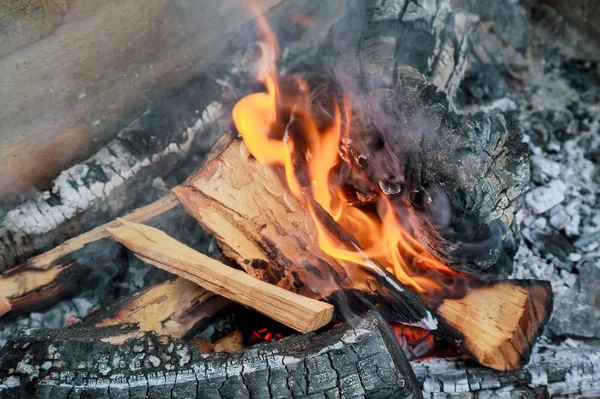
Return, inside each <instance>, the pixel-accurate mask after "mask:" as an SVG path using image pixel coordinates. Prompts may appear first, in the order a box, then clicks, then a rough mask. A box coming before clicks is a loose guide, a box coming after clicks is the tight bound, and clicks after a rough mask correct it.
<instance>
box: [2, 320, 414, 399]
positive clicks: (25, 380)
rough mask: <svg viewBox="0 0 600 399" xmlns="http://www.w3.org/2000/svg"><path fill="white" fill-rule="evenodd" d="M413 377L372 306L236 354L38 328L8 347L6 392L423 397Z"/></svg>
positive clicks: (117, 331)
mask: <svg viewBox="0 0 600 399" xmlns="http://www.w3.org/2000/svg"><path fill="white" fill-rule="evenodd" d="M91 353H93V354H94V357H90V354H91ZM415 387H417V383H416V380H415V379H414V374H413V372H412V370H411V368H410V365H409V363H408V361H407V360H406V358H405V357H404V354H403V352H402V350H401V349H400V347H399V345H398V343H397V341H396V340H395V338H394V337H393V335H392V334H391V332H390V331H389V329H388V327H387V325H386V324H385V322H384V321H383V320H382V319H381V318H379V317H378V316H374V315H369V316H367V317H366V318H365V319H363V320H362V321H361V322H360V324H359V325H358V326H357V327H356V328H354V329H352V328H350V327H349V326H348V325H340V326H337V327H335V328H333V329H332V330H330V331H328V332H325V333H322V334H319V335H317V334H306V335H298V336H293V337H290V338H287V339H284V340H281V341H271V342H268V343H263V344H258V345H256V346H253V347H252V348H250V349H248V350H244V351H240V352H236V353H233V354H212V355H208V354H203V353H201V352H200V350H199V349H198V347H196V346H195V345H189V344H186V343H183V342H181V341H177V340H173V339H171V338H167V337H164V336H163V337H161V336H157V335H153V334H148V333H146V334H141V333H139V332H137V331H136V330H135V329H131V328H114V327H105V328H96V329H65V330H30V331H29V332H26V333H24V334H22V335H21V336H20V337H19V338H18V339H17V340H16V341H13V342H10V343H8V344H7V345H6V346H5V348H4V350H3V352H0V397H2V398H12V397H15V398H16V397H21V398H27V397H40V398H45V397H47V398H83V397H85V398H138V397H139V398H142V397H143V398H165V397H173V398H235V399H238V398H250V397H253V398H292V397H294V398H340V397H347V398H351V397H366V398H382V399H383V398H419V397H421V394H420V391H419V390H418V389H417V390H415ZM19 395H20V396H19Z"/></svg>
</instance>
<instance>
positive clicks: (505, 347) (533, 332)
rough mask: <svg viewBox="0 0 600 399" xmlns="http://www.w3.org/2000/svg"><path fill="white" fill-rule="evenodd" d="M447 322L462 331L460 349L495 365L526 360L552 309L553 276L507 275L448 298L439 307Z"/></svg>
mask: <svg viewBox="0 0 600 399" xmlns="http://www.w3.org/2000/svg"><path fill="white" fill-rule="evenodd" d="M436 313H437V314H438V315H439V316H440V320H442V321H443V324H444V327H447V328H449V329H454V330H456V331H458V333H459V336H460V338H459V339H458V342H456V346H457V347H458V348H459V350H461V351H463V352H465V353H468V354H470V355H471V356H472V357H474V358H475V359H477V361H478V362H479V363H481V364H482V365H484V366H488V367H491V368H493V369H495V370H516V369H519V368H520V367H522V366H524V365H525V364H527V362H528V361H529V357H530V354H531V352H532V349H533V345H534V344H535V342H536V341H537V339H538V337H539V336H540V334H541V333H542V331H543V327H544V326H545V325H546V323H547V322H548V320H549V319H550V315H551V313H552V288H551V286H550V282H549V281H539V280H506V281H499V282H494V283H492V284H490V285H486V286H483V287H479V288H472V289H471V290H470V291H469V292H468V293H467V294H466V296H465V297H463V298H459V299H445V300H444V301H443V302H442V303H441V305H440V306H439V307H438V308H437V309H436Z"/></svg>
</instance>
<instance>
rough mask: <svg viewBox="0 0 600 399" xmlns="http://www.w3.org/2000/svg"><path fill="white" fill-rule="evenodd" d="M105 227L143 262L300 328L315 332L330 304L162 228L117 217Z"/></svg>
mask: <svg viewBox="0 0 600 399" xmlns="http://www.w3.org/2000/svg"><path fill="white" fill-rule="evenodd" d="M119 221H120V222H121V225H120V226H116V227H109V228H107V229H106V231H107V232H108V233H109V234H110V235H111V236H112V237H113V238H114V239H115V240H117V241H118V242H120V243H121V244H123V245H125V246H126V247H127V248H129V249H130V250H132V251H133V253H134V254H135V255H136V256H137V257H139V258H140V259H142V260H143V261H145V262H147V263H150V264H152V265H154V266H156V267H159V268H161V269H164V270H166V271H168V272H170V273H174V274H177V275H179V276H181V277H183V278H185V279H187V280H190V281H193V282H194V283H196V284H198V285H200V286H202V287H203V288H205V289H207V290H209V291H211V292H214V293H215V294H219V295H222V296H224V297H225V298H228V299H231V300H232V301H235V302H238V303H241V304H243V305H245V306H248V307H250V308H252V309H255V310H256V311H258V312H260V313H262V314H264V315H266V316H268V317H270V318H272V319H274V320H277V321H278V322H280V323H282V324H284V325H286V326H288V327H290V328H293V329H295V330H296V331H300V332H309V331H314V330H317V329H319V328H321V327H323V326H324V325H326V324H328V323H329V322H330V321H331V319H332V317H333V306H331V305H329V304H327V303H324V302H320V301H316V300H314V299H310V298H306V297H303V296H301V295H297V294H294V293H292V292H289V291H286V290H284V289H282V288H280V287H277V286H274V285H271V284H268V283H266V282H264V281H262V280H259V279H256V278H254V277H252V276H250V275H248V274H246V273H244V272H243V271H240V270H236V269H233V268H231V267H229V266H227V265H225V264H223V263H221V262H219V261H217V260H215V259H212V258H209V257H208V256H206V255H203V254H201V253H199V252H197V251H194V250H193V249H191V248H190V247H188V246H186V245H184V244H182V243H180V242H179V241H177V240H175V239H173V238H171V237H169V236H168V235H167V234H165V233H163V232H162V231H160V230H158V229H155V228H152V227H148V226H144V225H142V224H138V223H132V222H128V221H126V220H121V219H119Z"/></svg>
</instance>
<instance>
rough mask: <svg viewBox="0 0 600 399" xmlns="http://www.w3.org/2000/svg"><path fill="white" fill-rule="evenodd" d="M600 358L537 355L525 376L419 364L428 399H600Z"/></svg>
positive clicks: (573, 353) (456, 364) (581, 350)
mask: <svg viewBox="0 0 600 399" xmlns="http://www.w3.org/2000/svg"><path fill="white" fill-rule="evenodd" d="M599 356H600V352H599V351H598V350H597V349H595V348H591V347H588V346H582V347H578V348H568V347H562V348H556V349H548V350H546V351H544V352H543V353H536V354H535V355H534V356H533V357H532V359H531V362H530V364H529V365H528V366H527V367H525V368H524V369H523V370H518V371H509V372H504V373H502V372H496V371H492V370H489V369H486V368H483V367H473V366H472V365H469V364H466V363H465V362H463V361H452V360H429V361H424V362H413V363H412V367H413V370H414V371H415V374H416V375H417V379H418V380H419V381H420V382H421V384H422V385H421V386H422V388H423V396H424V397H426V398H435V399H445V398H492V397H493V398H499V399H502V398H517V397H518V398H555V397H569V398H595V397H598V396H599V395H600V380H599V379H598V373H599V372H600V360H599V359H600V357H599Z"/></svg>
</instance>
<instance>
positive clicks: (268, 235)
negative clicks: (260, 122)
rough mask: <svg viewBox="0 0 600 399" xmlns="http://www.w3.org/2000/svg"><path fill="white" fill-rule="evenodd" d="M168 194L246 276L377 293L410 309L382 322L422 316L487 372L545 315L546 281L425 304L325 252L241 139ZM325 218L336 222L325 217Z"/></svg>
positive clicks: (514, 359) (308, 288)
mask: <svg viewBox="0 0 600 399" xmlns="http://www.w3.org/2000/svg"><path fill="white" fill-rule="evenodd" d="M173 192H174V193H175V195H176V196H177V198H178V199H179V200H180V201H181V203H182V205H183V206H184V207H185V208H186V210H187V211H188V212H189V213H190V214H192V215H193V216H194V217H195V218H196V219H197V220H198V221H199V222H200V224H201V225H202V226H204V227H205V228H206V229H207V230H209V231H210V232H211V233H213V234H214V235H215V237H216V238H217V240H218V241H219V243H220V244H221V246H222V248H223V251H224V254H225V255H226V256H228V257H230V258H232V259H234V260H236V261H237V262H238V264H239V265H240V266H241V267H242V268H244V270H246V271H247V273H249V274H250V275H253V276H255V277H257V278H260V279H263V280H265V281H269V282H270V283H273V284H277V285H279V286H281V287H284V288H286V289H289V290H292V291H294V292H299V293H302V294H303V295H308V296H311V297H321V298H326V297H328V296H330V295H331V294H332V293H333V292H335V291H336V290H337V289H339V288H340V287H341V288H342V289H344V290H346V291H352V290H354V291H358V292H360V293H361V294H363V293H364V294H363V295H361V297H363V298H364V297H367V298H369V297H370V298H375V300H374V302H375V303H377V305H378V306H381V307H382V308H383V309H385V304H386V303H387V304H389V305H391V307H392V309H393V310H396V311H397V310H398V309H402V310H405V309H407V308H408V309H410V310H411V311H412V313H408V316H409V317H407V314H406V313H404V314H403V313H402V312H400V313H394V311H393V310H392V311H390V309H387V311H385V312H384V314H386V317H387V318H388V319H389V320H390V321H398V319H400V321H402V322H405V323H406V322H407V321H408V322H409V323H413V324H419V322H420V324H421V326H422V327H425V328H428V329H431V330H433V331H434V333H436V334H438V335H440V336H442V337H443V338H446V339H449V340H450V341H452V342H453V343H454V344H455V345H456V346H457V347H458V348H459V349H460V350H462V351H464V352H466V353H468V354H469V355H470V356H472V357H473V358H475V359H476V360H477V361H478V362H480V363H481V364H484V365H486V366H489V367H492V368H495V369H500V370H512V369H516V368H519V367H522V366H523V365H525V364H526V363H527V362H528V360H529V357H530V354H531V348H532V346H533V344H534V342H535V340H536V339H537V338H538V336H539V334H540V332H541V329H542V327H543V325H544V324H545V322H546V321H547V320H548V318H549V316H550V313H551V289H550V286H549V284H548V283H547V282H542V281H531V282H522V281H515V280H512V281H511V280H509V281H504V282H497V283H493V284H490V285H487V286H475V287H474V288H473V289H471V290H467V291H465V292H464V294H463V295H459V296H457V297H454V298H452V297H451V298H446V299H444V298H442V299H441V301H433V302H432V301H430V300H429V299H428V298H427V297H424V298H423V300H421V299H419V298H418V297H417V296H416V295H414V294H412V293H411V292H410V291H409V290H408V289H407V288H406V287H403V286H402V284H401V283H399V282H398V281H397V280H396V279H394V278H393V276H391V274H389V273H388V272H385V274H384V275H383V276H382V275H380V274H378V273H372V271H368V270H365V268H362V267H361V266H359V265H357V264H353V263H351V262H347V261H344V260H341V259H334V258H332V257H331V256H329V255H327V254H326V253H324V252H323V250H322V249H321V248H320V246H319V245H318V243H317V242H316V238H315V234H314V232H316V231H317V226H315V224H314V221H313V219H312V218H311V216H310V215H309V213H308V210H307V209H306V208H304V207H303V205H302V204H301V203H299V202H298V201H297V200H296V199H295V198H294V197H293V196H292V195H291V194H290V193H289V192H288V190H287V188H286V187H285V186H284V185H283V184H282V183H281V180H280V179H279V177H278V175H277V174H276V173H275V171H274V170H272V169H271V168H269V167H266V166H263V165H261V164H260V163H258V161H256V160H255V159H253V158H251V157H250V156H249V153H248V150H247V149H246V147H245V145H244V144H242V143H241V141H234V142H232V143H231V144H230V145H229V146H228V147H227V149H226V150H225V151H224V152H223V153H222V154H221V155H220V156H218V157H216V158H215V159H214V160H213V161H212V162H210V163H208V164H206V166H205V167H204V168H203V169H201V170H200V171H199V172H197V173H196V174H194V175H193V176H192V177H190V179H189V180H188V182H187V183H186V184H185V185H182V186H178V187H176V188H174V190H173ZM328 223H331V224H333V225H335V222H333V220H330V221H329V222H328ZM333 225H332V226H333ZM332 231H333V232H334V233H335V234H338V236H337V237H335V238H336V239H337V240H339V241H340V242H347V240H348V238H347V237H344V236H343V234H344V233H343V232H342V231H341V229H340V228H339V227H338V228H337V229H332ZM353 284H354V285H353ZM398 290H400V292H399V293H394V291H398ZM390 291H391V292H393V294H389V292H390ZM394 294H395V297H394V296H393V295H394ZM482 298H485V302H482ZM403 300H406V302H402V301H403ZM390 301H398V302H399V303H394V302H390ZM425 303H427V304H428V307H431V308H432V310H433V311H434V313H435V314H437V319H438V320H437V321H436V320H433V319H431V320H430V322H429V323H424V322H423V319H425V318H426V315H429V317H431V314H430V313H429V311H428V310H427V308H426V307H425ZM419 316H420V317H421V318H419ZM438 322H439V323H440V325H439V327H438V324H437V323H438ZM490 338H491V339H490Z"/></svg>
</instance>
